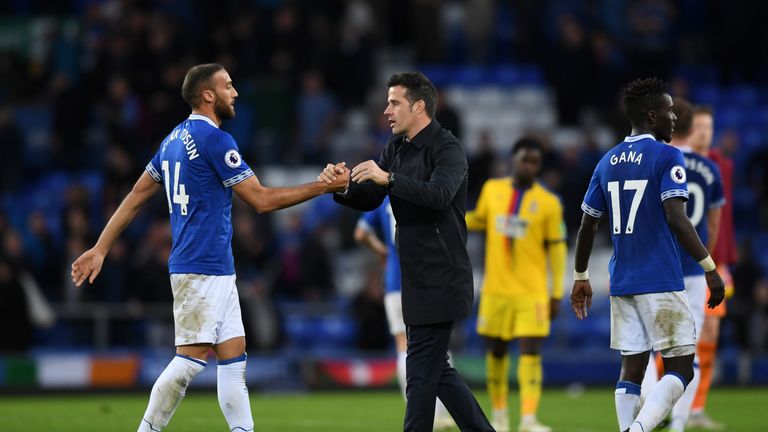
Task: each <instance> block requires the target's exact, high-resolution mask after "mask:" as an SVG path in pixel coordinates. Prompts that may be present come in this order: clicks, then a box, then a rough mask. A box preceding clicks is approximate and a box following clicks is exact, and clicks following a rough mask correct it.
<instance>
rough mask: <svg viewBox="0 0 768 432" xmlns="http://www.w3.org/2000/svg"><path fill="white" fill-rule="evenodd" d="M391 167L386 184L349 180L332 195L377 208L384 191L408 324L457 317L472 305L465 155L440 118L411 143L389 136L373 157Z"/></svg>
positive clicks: (365, 207)
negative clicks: (343, 191)
mask: <svg viewBox="0 0 768 432" xmlns="http://www.w3.org/2000/svg"><path fill="white" fill-rule="evenodd" d="M378 165H379V167H380V168H381V169H382V170H384V171H386V172H393V173H395V174H394V182H393V186H392V188H391V189H387V188H386V187H384V186H379V185H377V184H375V183H373V182H370V181H369V182H366V183H364V184H356V183H354V182H351V183H350V187H349V190H348V191H347V193H346V195H343V196H342V195H339V194H334V199H335V200H336V201H337V202H339V203H341V204H344V205H347V206H349V207H352V208H356V209H358V210H364V211H370V210H373V209H375V208H376V207H378V206H379V205H380V204H381V202H382V200H383V199H384V196H386V194H387V193H389V196H390V201H391V203H392V212H393V213H394V215H395V221H396V223H397V227H396V230H395V244H396V246H397V249H398V252H399V254H400V268H401V274H402V302H403V319H404V321H405V324H407V325H427V324H436V323H441V322H446V321H454V320H456V319H459V318H464V317H466V316H467V315H469V312H470V310H471V308H472V300H473V299H472V297H473V285H472V266H471V264H470V262H469V255H468V254H467V247H466V246H467V225H466V222H465V221H464V214H465V213H466V211H467V156H466V154H465V153H464V149H463V147H462V146H461V143H459V140H458V139H457V138H456V137H455V136H453V134H452V133H451V132H450V131H448V130H446V129H443V128H442V127H441V126H440V124H439V123H438V122H437V120H432V122H431V123H430V124H429V125H428V126H427V127H425V128H424V129H422V130H421V131H420V132H419V133H418V134H416V136H415V137H413V140H411V141H410V142H408V141H407V140H406V139H405V137H404V136H402V135H394V136H392V138H390V139H389V141H387V145H386V146H385V147H384V152H383V153H382V155H381V158H380V159H379V162H378Z"/></svg>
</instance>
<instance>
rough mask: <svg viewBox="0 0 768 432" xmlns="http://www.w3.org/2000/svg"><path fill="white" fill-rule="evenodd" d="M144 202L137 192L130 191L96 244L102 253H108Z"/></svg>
mask: <svg viewBox="0 0 768 432" xmlns="http://www.w3.org/2000/svg"><path fill="white" fill-rule="evenodd" d="M143 203H144V202H143V201H142V200H141V199H139V197H138V196H137V194H136V193H135V192H130V193H129V194H128V195H127V196H126V197H125V199H124V200H123V202H122V203H120V206H119V207H118V208H117V211H115V214H113V215H112V217H111V218H109V221H108V222H107V226H105V227H104V230H103V231H102V232H101V235H100V236H99V239H98V241H96V245H95V246H94V248H95V249H97V250H98V251H99V252H100V253H102V254H103V255H105V256H106V255H107V253H108V252H109V250H110V248H112V245H113V244H114V243H115V241H116V240H117V238H118V237H120V234H121V233H122V232H123V230H125V228H126V227H127V226H128V225H129V224H130V223H131V221H132V220H133V218H134V217H136V214H137V213H138V212H139V209H141V206H142V204H143Z"/></svg>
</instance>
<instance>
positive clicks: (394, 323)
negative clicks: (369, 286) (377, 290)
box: [384, 291, 405, 336]
mask: <svg viewBox="0 0 768 432" xmlns="http://www.w3.org/2000/svg"><path fill="white" fill-rule="evenodd" d="M384 310H386V311H387V322H388V323H389V333H390V334H391V335H392V336H395V335H397V334H400V333H405V322H403V302H402V300H401V296H400V291H397V292H388V293H386V294H385V295H384Z"/></svg>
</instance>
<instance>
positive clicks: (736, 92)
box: [723, 85, 759, 110]
mask: <svg viewBox="0 0 768 432" xmlns="http://www.w3.org/2000/svg"><path fill="white" fill-rule="evenodd" d="M758 97H759V95H758V90H757V88H756V87H753V86H747V85H741V86H734V87H731V88H729V89H727V90H725V92H724V94H723V100H724V102H726V103H728V104H730V105H733V106H736V107H739V108H741V109H742V110H743V109H747V108H750V107H752V106H756V105H757V102H758Z"/></svg>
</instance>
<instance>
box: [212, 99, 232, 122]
mask: <svg viewBox="0 0 768 432" xmlns="http://www.w3.org/2000/svg"><path fill="white" fill-rule="evenodd" d="M213 113H214V114H216V117H218V118H220V119H221V120H228V119H233V118H235V107H233V106H232V105H227V104H225V103H224V102H222V100H221V99H219V98H218V97H217V98H216V102H214V104H213Z"/></svg>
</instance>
